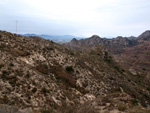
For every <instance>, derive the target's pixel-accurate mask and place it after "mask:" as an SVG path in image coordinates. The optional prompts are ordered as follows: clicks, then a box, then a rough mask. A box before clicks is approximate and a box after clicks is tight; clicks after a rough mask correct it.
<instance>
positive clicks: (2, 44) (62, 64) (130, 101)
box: [0, 31, 150, 113]
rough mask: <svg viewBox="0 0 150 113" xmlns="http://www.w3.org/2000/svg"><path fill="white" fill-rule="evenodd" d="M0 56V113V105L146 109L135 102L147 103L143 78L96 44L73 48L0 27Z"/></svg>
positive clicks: (52, 109) (55, 109) (52, 108)
mask: <svg viewBox="0 0 150 113" xmlns="http://www.w3.org/2000/svg"><path fill="white" fill-rule="evenodd" d="M95 39H97V36H96V37H95ZM116 42H117V41H116ZM114 43H115V42H114ZM0 57H1V59H0V103H1V104H2V107H1V106H0V112H2V110H4V108H5V107H3V105H4V104H5V105H10V106H16V107H19V108H20V109H19V110H20V111H17V112H18V113H19V112H21V113H23V112H25V113H27V112H28V113H29V112H33V110H34V111H36V112H39V110H40V111H41V113H45V112H46V110H49V111H47V112H49V113H51V112H62V113H64V112H66V113H67V112H68V113H69V111H66V110H69V108H70V110H71V111H72V112H73V111H74V113H75V112H76V113H77V112H78V113H80V112H82V113H84V112H83V111H84V110H89V113H93V112H106V111H112V112H113V111H114V110H115V111H116V112H119V110H120V109H121V108H122V106H121V108H119V105H120V104H119V103H122V105H123V112H127V111H130V110H134V109H135V108H134V107H135V104H136V105H137V106H138V107H140V109H141V110H145V111H147V109H145V108H143V107H142V106H141V105H143V106H149V105H150V98H149V96H150V91H149V86H150V84H149V83H150V82H149V80H148V79H147V80H145V81H140V80H141V76H140V75H139V76H135V75H134V74H132V73H130V72H129V71H128V70H124V69H123V68H121V67H120V65H119V64H117V63H116V62H115V61H114V60H113V58H112V56H111V55H110V54H109V52H108V51H107V49H105V47H103V46H101V45H98V46H93V47H91V48H90V49H88V50H85V51H77V50H75V51H74V50H70V49H68V48H66V47H64V46H62V45H59V44H56V43H54V42H52V41H48V40H44V39H42V38H40V37H23V36H19V35H16V34H12V33H8V32H5V31H0ZM139 81H140V82H139ZM123 95H124V96H123ZM110 96H112V98H111V99H109V97H110ZM113 97H114V98H113ZM124 97H125V98H124ZM115 98H116V99H115ZM87 103H89V104H87ZM82 105H84V107H82ZM91 105H92V106H91ZM66 106H72V107H66ZM89 106H90V107H89ZM124 106H125V107H124ZM6 107H7V109H9V107H8V106H6ZM29 108H30V109H29ZM66 108H68V109H66ZM110 108H111V109H110ZM21 109H25V110H24V111H21ZM90 109H91V110H95V111H90ZM13 110H14V109H13ZM26 110H28V111H26ZM44 110H45V111H44ZM79 110H80V111H79ZM14 112H15V110H14ZM15 113H16V112H15Z"/></svg>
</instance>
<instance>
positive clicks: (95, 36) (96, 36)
mask: <svg viewBox="0 0 150 113" xmlns="http://www.w3.org/2000/svg"><path fill="white" fill-rule="evenodd" d="M91 38H100V37H99V36H98V35H93V36H91Z"/></svg>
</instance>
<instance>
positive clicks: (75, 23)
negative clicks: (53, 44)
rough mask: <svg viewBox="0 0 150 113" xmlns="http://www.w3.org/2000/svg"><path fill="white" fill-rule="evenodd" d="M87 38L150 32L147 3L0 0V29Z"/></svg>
mask: <svg viewBox="0 0 150 113" xmlns="http://www.w3.org/2000/svg"><path fill="white" fill-rule="evenodd" d="M16 20H17V21H18V24H17V25H18V33H23V34H25V33H35V34H55V35H66V34H67V35H74V36H84V37H89V36H91V35H94V34H97V35H99V36H102V37H107V36H112V37H115V36H131V35H134V36H138V35H140V34H141V33H142V32H144V31H145V30H149V29H150V0H0V30H6V31H9V32H14V33H15V32H16Z"/></svg>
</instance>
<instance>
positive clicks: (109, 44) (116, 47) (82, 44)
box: [65, 35, 137, 53]
mask: <svg viewBox="0 0 150 113" xmlns="http://www.w3.org/2000/svg"><path fill="white" fill-rule="evenodd" d="M136 44H137V41H136V40H132V39H128V38H126V37H121V36H118V37H116V38H113V39H106V38H100V37H99V36H97V35H93V36H92V37H90V38H87V39H81V40H76V39H75V38H74V39H72V40H71V41H70V42H69V43H66V44H65V45H66V46H68V47H70V48H74V49H84V50H85V49H88V48H91V47H93V46H95V45H104V46H105V47H106V48H107V49H108V50H109V51H110V52H111V53H120V52H122V51H123V49H124V48H126V47H131V46H134V45H136Z"/></svg>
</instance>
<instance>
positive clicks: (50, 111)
mask: <svg viewBox="0 0 150 113" xmlns="http://www.w3.org/2000/svg"><path fill="white" fill-rule="evenodd" d="M40 112H41V113H52V112H53V109H45V108H44V109H41V110H40Z"/></svg>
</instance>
